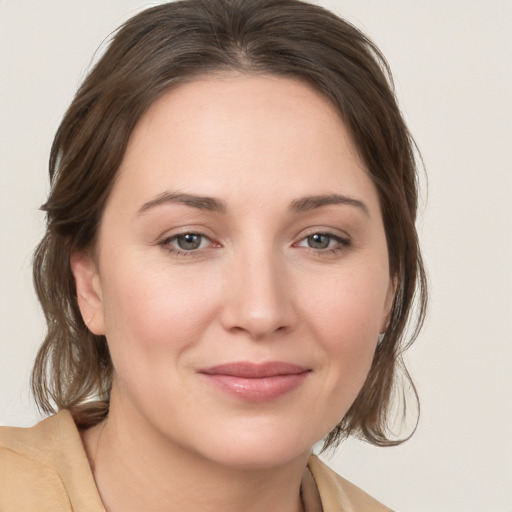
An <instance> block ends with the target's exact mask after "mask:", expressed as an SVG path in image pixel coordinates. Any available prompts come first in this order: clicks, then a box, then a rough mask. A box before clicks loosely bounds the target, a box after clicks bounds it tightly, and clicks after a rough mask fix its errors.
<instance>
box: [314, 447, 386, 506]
mask: <svg viewBox="0 0 512 512" xmlns="http://www.w3.org/2000/svg"><path fill="white" fill-rule="evenodd" d="M308 468H309V470H310V471H311V474H312V476H313V478H314V480H315V483H316V485H317V488H318V493H319V495H320V499H321V502H322V507H323V510H324V512H345V511H346V512H351V511H359V510H364V511H365V512H392V510H391V509H390V508H388V507H386V506H384V505H383V504H382V503H380V502H378V501H377V500H376V499H375V498H372V497H371V496H370V495H369V494H367V493H365V492H364V491H363V490H361V489H360V488H359V487H357V486H355V485H354V484H352V483H350V482H349V481H348V480H345V479H344V478H342V477H341V476H340V475H338V474H337V473H335V472H334V471H333V470H332V469H331V468H330V467H329V466H327V465H326V464H324V463H323V462H322V461H321V460H320V459H319V458H318V457H317V456H316V455H312V456H311V457H310V458H309V461H308Z"/></svg>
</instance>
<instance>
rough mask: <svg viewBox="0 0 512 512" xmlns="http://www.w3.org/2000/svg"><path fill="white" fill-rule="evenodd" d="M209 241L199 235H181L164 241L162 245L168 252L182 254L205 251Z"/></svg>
mask: <svg viewBox="0 0 512 512" xmlns="http://www.w3.org/2000/svg"><path fill="white" fill-rule="evenodd" d="M210 244H211V240H210V239H209V238H208V237H207V236H205V235H202V234H201V233H181V234H179V235H174V236H172V237H170V238H167V239H165V240H164V241H163V242H162V245H163V246H165V248H166V249H167V250H169V251H170V252H174V253H178V254H180V253H181V254H183V253H187V252H189V253H190V252H194V251H198V250H200V249H205V248H206V247H208V246H209V245H210Z"/></svg>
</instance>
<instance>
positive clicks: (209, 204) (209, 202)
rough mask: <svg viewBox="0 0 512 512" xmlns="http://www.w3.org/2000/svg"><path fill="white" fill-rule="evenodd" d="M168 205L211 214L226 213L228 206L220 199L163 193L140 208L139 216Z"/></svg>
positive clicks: (178, 193)
mask: <svg viewBox="0 0 512 512" xmlns="http://www.w3.org/2000/svg"><path fill="white" fill-rule="evenodd" d="M167 203H178V204H184V205H186V206H191V207H192V208H197V209H198V210H206V211H209V212H216V213H225V211H226V204H225V203H224V201H221V200H220V199H214V198H213V197H205V196H197V195H193V194H184V193H180V192H163V193H161V194H159V195H158V196H156V197H155V198H153V199H151V200H150V201H148V202H146V203H144V204H143V205H142V206H141V207H140V208H139V212H138V213H139V214H142V213H145V212H147V211H148V210H150V209H151V208H154V207H155V206H160V205H163V204H167Z"/></svg>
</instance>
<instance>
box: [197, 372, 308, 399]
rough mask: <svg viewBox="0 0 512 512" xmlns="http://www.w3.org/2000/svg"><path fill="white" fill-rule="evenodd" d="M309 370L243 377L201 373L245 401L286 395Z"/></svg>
mask: <svg viewBox="0 0 512 512" xmlns="http://www.w3.org/2000/svg"><path fill="white" fill-rule="evenodd" d="M308 374H309V372H302V373H294V374H289V375H275V376H273V377H261V378H244V377H235V376H233V375H219V374H214V375H211V374H202V375H203V376H204V377H206V378H207V379H208V381H209V382H210V383H211V384H213V385H214V386H216V387H217V388H218V389H220V390H221V391H224V392H226V393H228V394H230V395H232V396H235V397H236V398H238V399H240V400H244V401H246V402H256V403H261V402H269V401H271V400H274V399H276V398H279V397H280V396H283V395H286V394H287V393H289V392H291V391H293V390H294V389H296V388H297V387H299V386H300V385H301V384H302V382H304V380H305V379H306V377H307V376H308Z"/></svg>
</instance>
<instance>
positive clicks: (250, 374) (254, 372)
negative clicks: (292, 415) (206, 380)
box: [199, 361, 310, 379]
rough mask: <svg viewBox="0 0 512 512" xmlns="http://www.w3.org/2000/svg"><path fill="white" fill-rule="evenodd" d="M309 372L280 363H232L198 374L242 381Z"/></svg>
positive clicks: (201, 370)
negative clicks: (227, 376) (236, 378)
mask: <svg viewBox="0 0 512 512" xmlns="http://www.w3.org/2000/svg"><path fill="white" fill-rule="evenodd" d="M307 371H310V368H307V367H305V366H299V365H296V364H292V363H286V362H282V361H272V362H268V363H251V362H247V361H239V362H234V363H225V364H219V365H217V366H212V367H210V368H202V369H200V370H199V373H204V374H206V375H229V376H231V377H239V378H244V379H263V378H266V377H276V376H279V375H298V374H300V373H304V372H307Z"/></svg>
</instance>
